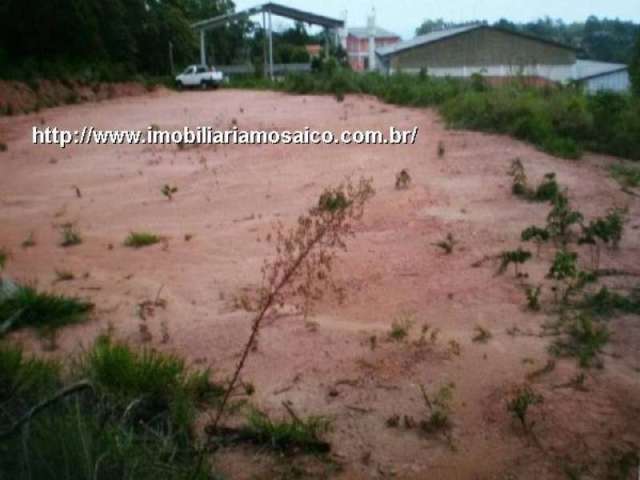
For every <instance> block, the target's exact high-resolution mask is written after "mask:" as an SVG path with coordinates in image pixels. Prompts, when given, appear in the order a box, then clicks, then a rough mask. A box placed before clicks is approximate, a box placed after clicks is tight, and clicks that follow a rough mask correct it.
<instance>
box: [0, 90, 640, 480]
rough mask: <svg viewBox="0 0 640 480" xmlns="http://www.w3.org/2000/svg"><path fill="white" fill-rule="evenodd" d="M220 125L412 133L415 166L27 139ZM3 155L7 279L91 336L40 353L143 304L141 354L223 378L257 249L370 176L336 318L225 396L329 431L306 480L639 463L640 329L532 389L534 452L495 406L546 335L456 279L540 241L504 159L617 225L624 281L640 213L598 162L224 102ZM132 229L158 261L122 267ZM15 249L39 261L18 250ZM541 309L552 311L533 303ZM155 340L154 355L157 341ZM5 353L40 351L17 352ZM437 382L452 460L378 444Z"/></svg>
mask: <svg viewBox="0 0 640 480" xmlns="http://www.w3.org/2000/svg"><path fill="white" fill-rule="evenodd" d="M234 119H235V121H237V123H238V125H239V127H240V128H247V129H248V128H266V129H270V128H274V129H293V128H302V127H304V126H307V125H308V126H310V127H312V128H315V129H333V130H336V131H337V130H341V129H344V128H349V129H382V130H387V129H388V127H389V126H390V125H393V126H396V127H398V128H406V129H410V128H413V126H418V127H420V133H419V137H418V141H417V142H416V144H415V145H404V146H314V147H310V146H246V145H238V146H224V147H213V146H201V147H197V148H188V149H185V150H180V149H178V148H177V147H175V146H108V147H105V146H73V147H68V148H67V149H65V150H60V149H58V148H57V147H54V146H34V145H32V144H31V126H32V125H35V124H40V123H42V124H44V125H49V126H57V127H59V128H69V129H77V128H81V127H82V126H84V125H94V126H95V127H97V128H105V129H110V128H136V129H145V128H146V127H147V126H148V125H150V124H157V125H158V126H160V127H161V128H163V129H165V128H166V129H171V128H181V127H182V126H183V125H185V124H186V125H190V126H199V125H211V126H214V127H218V128H227V127H230V126H231V124H232V122H233V121H234ZM0 139H2V140H3V141H5V142H6V143H7V145H8V151H7V152H5V153H0V203H1V205H2V208H1V210H0V222H1V225H2V227H1V230H0V246H4V247H8V248H9V249H10V250H11V253H12V257H11V261H10V263H9V266H8V270H7V273H8V274H9V275H10V276H12V277H15V278H18V279H20V280H23V281H28V282H34V283H36V284H37V285H38V286H39V287H41V288H44V289H49V290H53V291H56V292H64V293H66V294H74V295H78V296H82V297H86V298H90V299H91V300H92V301H93V302H95V304H96V306H97V308H96V311H95V314H94V315H93V318H92V320H91V321H90V322H88V323H85V324H83V325H79V326H74V327H69V328H66V329H65V330H64V331H62V332H61V333H60V334H59V336H58V339H57V344H58V346H59V349H58V350H57V352H54V354H58V355H60V354H61V352H64V353H65V354H66V353H67V352H71V351H75V350H77V349H78V348H81V346H82V345H87V344H88V343H90V342H91V340H92V339H93V338H94V337H95V336H96V335H98V334H99V333H100V332H104V331H105V330H107V329H108V328H112V329H114V330H115V332H116V334H117V335H119V336H121V337H124V338H126V339H128V340H130V341H132V342H138V343H142V342H143V338H142V335H141V333H140V324H141V320H140V317H139V316H138V314H137V311H138V307H137V305H138V304H139V303H140V302H143V301H145V300H149V299H151V300H153V299H154V298H155V297H156V295H157V294H158V291H159V290H160V289H161V292H160V296H161V298H163V299H165V300H166V302H167V304H166V308H165V309H162V308H158V309H156V311H155V314H154V315H153V316H150V317H149V318H148V319H147V322H146V323H147V327H148V329H149V332H150V334H151V336H152V338H151V340H149V338H147V339H146V340H147V343H148V344H149V345H152V346H153V347H155V348H159V349H162V350H168V351H174V352H178V353H180V354H182V355H185V356H186V358H188V359H189V360H190V361H191V362H193V363H194V364H197V365H199V366H206V365H210V366H211V367H212V369H213V372H214V375H215V376H217V377H218V378H224V376H225V375H228V374H229V372H230V371H231V369H232V367H233V365H234V364H235V362H236V361H237V359H238V354H239V351H240V349H241V346H242V344H243V342H244V341H245V339H246V336H247V334H248V329H249V325H250V320H251V314H250V313H248V312H246V311H243V310H242V309H238V308H235V307H234V299H237V298H238V297H239V296H241V295H242V293H243V292H244V291H246V290H247V289H251V288H255V287H256V286H257V285H258V281H259V279H260V273H259V270H260V266H261V265H262V262H263V261H264V259H265V258H268V257H269V255H270V254H271V251H272V250H271V248H272V247H271V246H270V245H269V244H268V243H267V242H265V241H259V239H264V238H265V236H266V235H267V233H268V232H269V231H270V230H271V228H272V225H273V223H274V222H275V221H278V220H279V221H282V222H284V223H285V224H292V223H293V222H295V220H296V218H297V216H298V215H299V214H300V213H302V212H304V211H306V209H308V208H309V207H310V206H311V205H313V204H314V202H315V200H316V199H317V197H318V195H319V193H320V192H321V191H322V189H323V188H324V187H326V186H330V185H333V184H336V183H339V182H340V181H342V180H343V179H344V178H345V176H348V175H350V176H352V177H354V178H357V177H359V176H361V175H364V176H370V177H373V180H374V186H375V188H376V191H377V194H376V196H375V198H374V199H373V200H372V201H371V202H370V204H369V206H368V209H367V212H366V215H365V218H364V219H363V222H362V223H361V224H360V225H358V226H357V236H356V237H355V238H354V239H353V240H351V241H350V242H349V250H348V252H347V253H346V254H342V255H341V256H340V259H339V262H338V265H337V269H336V272H335V274H336V280H337V282H338V284H340V285H341V286H343V287H344V288H345V289H346V293H347V297H346V302H345V303H344V304H343V305H337V304H336V303H335V302H334V301H333V300H331V299H327V300H325V301H324V302H323V303H321V304H320V305H318V307H317V308H316V310H315V312H314V314H313V316H312V318H311V320H312V322H313V323H311V322H308V323H305V322H304V321H303V320H302V319H301V318H300V317H299V316H296V315H282V316H279V317H277V318H275V319H272V320H271V321H270V322H269V323H268V325H267V326H266V328H265V329H264V331H263V332H262V334H261V337H260V343H259V348H258V351H257V352H256V353H255V354H254V355H253V356H252V357H250V360H249V363H248V366H247V369H246V372H245V374H244V376H243V378H244V380H246V381H250V382H252V383H253V384H254V385H255V387H256V394H255V397H254V398H253V400H252V401H253V402H255V403H256V404H257V405H259V406H260V407H261V408H263V409H265V410H266V411H268V412H270V413H272V414H274V415H282V416H284V415H286V413H285V411H284V409H283V408H282V402H283V401H289V402H291V404H292V405H293V407H294V409H295V410H296V411H297V412H298V413H299V414H301V415H302V414H316V415H317V414H322V415H328V416H330V417H332V418H333V419H334V430H333V432H332V433H331V434H330V435H329V439H330V440H331V442H332V445H333V449H334V454H333V455H334V457H333V458H334V459H335V461H336V462H337V464H338V466H336V465H335V464H334V465H329V466H321V467H320V470H321V472H322V473H323V474H324V475H327V476H334V475H335V476H340V477H341V478H371V477H380V478H384V477H389V476H396V478H443V479H454V478H460V479H493V478H496V479H507V478H514V479H515V478H521V479H534V478H566V477H565V473H564V470H565V467H567V466H587V467H589V466H591V468H592V471H596V470H595V469H596V467H593V466H592V465H593V463H594V462H600V463H602V462H606V461H607V460H608V459H609V458H610V457H609V456H610V455H611V453H610V451H611V449H612V448H624V447H625V445H628V444H629V442H631V443H632V444H635V445H638V444H640V422H638V416H639V415H640V349H639V348H638V345H640V323H638V319H637V317H635V318H634V317H627V318H625V317H620V318H617V319H614V320H612V321H611V322H610V326H611V328H612V331H613V333H614V335H613V338H612V340H611V342H610V343H609V344H608V345H607V347H606V352H605V355H604V360H605V365H604V368H603V369H594V370H589V371H586V372H585V373H586V387H587V390H588V391H587V392H580V391H576V390H574V389H571V388H565V387H562V385H563V384H566V383H567V382H568V381H569V380H570V379H571V378H572V377H574V376H575V375H576V374H577V373H579V372H580V370H579V368H578V367H577V365H576V361H575V360H574V359H566V360H558V361H557V363H556V367H555V369H553V371H551V372H550V373H547V374H544V375H539V376H536V377H535V379H533V380H532V382H533V385H534V388H535V389H536V390H537V391H539V392H540V393H542V394H543V395H544V397H545V401H544V403H543V404H542V405H541V406H539V407H535V408H534V411H533V412H532V413H531V415H532V416H531V418H532V419H533V420H535V426H534V432H535V436H533V437H532V436H525V435H523V434H522V433H521V431H520V429H519V428H518V425H516V424H515V423H514V421H513V420H512V419H511V417H510V415H509V413H508V412H507V411H506V409H505V398H506V394H507V392H509V390H510V389H511V388H513V386H514V385H517V384H520V383H522V382H523V381H524V380H525V378H526V376H527V374H529V373H531V372H533V371H535V370H538V369H540V368H542V367H543V366H544V365H545V364H546V362H547V360H548V358H549V355H548V353H547V347H548V345H549V343H550V341H551V339H550V338H548V337H547V338H545V337H542V336H540V335H539V333H540V331H541V328H540V327H541V326H542V325H543V324H544V323H545V322H546V321H548V320H549V318H548V317H547V316H546V315H545V314H543V313H538V314H536V313H531V312H527V311H525V308H524V305H525V295H524V292H523V288H522V284H521V283H522V282H521V281H520V280H516V279H515V278H514V276H513V274H512V273H510V272H509V273H506V274H504V275H502V276H495V270H496V265H495V264H494V263H492V262H485V263H483V264H482V265H481V266H480V267H475V268H474V267H473V266H472V264H473V263H474V262H476V261H478V260H480V259H482V258H483V257H485V256H487V255H495V254H498V253H500V252H501V251H503V250H505V249H511V248H515V247H517V246H518V245H519V234H520V231H521V230H522V229H523V228H524V227H526V226H529V225H531V224H533V223H536V224H544V219H545V217H546V213H547V211H548V207H547V206H546V205H543V204H533V203H527V202H524V201H522V200H519V199H516V198H514V197H513V196H512V195H511V192H510V178H509V177H508V176H507V175H506V171H507V170H508V168H509V165H510V161H511V159H513V158H514V157H520V158H522V160H523V163H524V164H525V167H526V168H527V172H528V175H529V178H530V179H531V181H532V182H537V181H538V180H539V179H541V178H542V176H543V174H544V173H546V172H550V171H553V172H556V173H557V175H558V179H559V181H560V182H561V183H562V184H564V185H566V186H568V187H569V188H570V192H571V197H572V199H573V200H574V202H575V204H576V205H577V206H578V207H579V208H580V209H581V210H582V211H583V212H584V213H585V214H586V215H587V217H589V216H593V215H598V214H602V213H604V212H605V211H606V209H607V208H609V207H610V206H613V205H628V206H629V209H630V210H629V216H630V222H629V224H628V225H627V230H626V235H625V238H624V239H623V241H622V244H621V248H620V250H619V251H618V252H608V251H607V252H605V253H604V254H603V258H602V262H601V264H602V267H605V268H625V269H633V268H637V266H638V261H639V259H640V247H639V239H640V238H639V236H640V231H639V230H638V227H639V225H640V217H639V211H640V210H639V209H640V203H639V202H638V200H637V198H636V197H632V196H629V195H627V194H625V193H623V192H621V191H620V188H619V186H618V185H617V184H616V183H615V182H614V181H613V180H611V179H609V178H608V176H607V173H606V171H605V170H604V168H603V166H604V165H606V164H607V163H609V162H611V161H614V160H613V159H607V158H603V157H598V156H595V155H587V156H586V158H585V159H583V160H582V161H579V162H571V161H566V160H560V159H556V158H553V157H550V156H548V155H546V154H544V153H541V152H538V151H536V150H535V149H534V148H532V147H531V146H529V145H526V144H523V143H520V142H517V141H515V140H512V139H509V138H505V137H502V136H494V135H485V134H480V133H473V132H460V131H448V130H446V129H445V128H444V126H443V124H442V122H441V120H440V119H439V117H438V116H437V114H436V113H434V112H433V111H430V110H424V109H409V108H397V107H393V106H389V105H384V104H382V103H380V102H378V101H377V100H375V99H372V98H368V97H358V96H349V97H347V98H346V100H345V101H344V102H343V103H338V102H336V100H335V99H333V98H332V97H314V96H288V95H284V94H278V93H269V92H250V91H232V90H223V91H217V92H185V93H169V92H162V93H161V94H155V95H152V96H150V95H147V96H140V97H134V98H126V99H116V100H111V101H106V102H102V103H100V104H84V105H77V106H72V107H61V108H54V109H50V110H46V111H43V112H40V113H38V114H33V115H28V116H18V117H13V118H2V119H0ZM438 141H442V142H443V143H444V145H445V148H446V154H445V156H444V158H438V155H437V148H436V145H437V143H438ZM402 168H407V169H408V170H409V172H410V174H411V176H412V179H413V182H412V186H411V188H410V189H408V190H405V191H398V190H396V189H395V188H394V181H395V174H396V173H397V172H398V171H399V170H400V169H402ZM164 184H172V185H176V186H177V187H178V188H179V191H178V193H177V194H176V195H175V198H174V200H173V201H168V200H167V199H166V198H164V197H163V196H162V195H161V193H160V189H161V188H162V186H163V185H164ZM75 186H77V187H78V188H79V189H80V191H81V193H82V197H81V198H77V196H76V192H75ZM66 222H74V223H75V225H76V226H77V228H78V230H79V231H80V232H81V234H82V236H83V239H84V242H83V243H82V244H81V245H78V246H75V247H72V248H61V247H59V246H58V243H59V241H60V231H59V225H61V224H63V223H66ZM132 230H148V231H152V232H155V233H158V234H161V235H164V236H166V238H167V241H166V242H165V243H164V244H161V245H155V246H153V247H149V248H145V249H140V250H133V249H129V248H126V247H124V246H123V245H122V242H123V240H124V238H125V237H126V236H127V234H128V233H129V232H130V231H132ZM31 232H33V235H34V238H35V240H36V242H37V245H36V246H35V247H32V248H28V249H23V248H21V247H20V245H21V243H22V241H23V240H24V239H25V238H26V237H27V236H28V235H29V234H30V233H31ZM449 232H451V233H452V234H453V235H454V236H455V238H456V239H457V241H458V245H457V247H456V249H455V251H454V253H453V254H451V255H445V254H443V253H442V252H441V251H440V250H439V249H438V248H437V247H435V246H433V243H435V242H437V241H439V240H442V239H444V237H445V236H446V234H447V233H449ZM185 235H192V238H191V240H190V241H186V240H185ZM551 254H552V252H551V249H550V248H549V249H547V248H543V250H542V253H541V256H540V258H539V259H536V260H534V261H533V262H531V263H530V264H529V265H527V266H526V268H525V270H526V271H528V272H529V274H530V279H529V281H530V282H531V283H538V282H542V281H543V277H544V274H545V272H546V269H547V268H548V262H549V257H550V255H551ZM56 269H58V270H61V269H65V270H71V271H73V272H74V273H75V275H76V278H77V279H76V280H74V281H71V282H64V283H62V282H55V280H56V275H55V272H54V270H56ZM615 281H616V282H617V283H621V282H622V280H621V279H615ZM543 301H544V302H545V303H547V304H548V303H549V301H550V292H549V291H548V290H547V291H546V293H545V295H544V299H543ZM407 316H409V317H411V318H412V319H413V321H414V326H413V328H412V330H411V335H410V338H409V340H408V341H406V342H390V341H388V340H387V336H388V332H389V330H390V326H391V324H392V322H393V321H394V320H397V319H399V318H403V317H407ZM425 324H428V325H429V326H430V331H432V330H434V329H437V330H439V334H438V336H437V338H436V340H435V341H434V342H431V341H428V342H427V345H422V346H421V345H416V344H415V340H417V339H418V337H419V335H420V331H421V327H422V325H425ZM477 325H481V326H483V327H485V328H486V329H488V330H489V331H490V332H491V333H492V338H491V339H490V340H489V341H488V342H487V343H475V342H473V341H472V337H473V335H474V328H475V327H476V326H477ZM514 327H516V328H515V329H514ZM508 331H510V332H511V334H510V333H508ZM514 332H517V333H515V334H514ZM163 334H164V336H165V337H166V336H167V334H168V337H169V338H164V341H163ZM372 336H377V342H376V344H375V348H373V347H374V346H372V342H371V340H370V338H371V337H372ZM15 338H16V339H18V340H21V341H23V342H25V343H27V344H28V345H30V346H31V348H33V349H36V350H39V349H42V348H43V347H42V344H41V342H39V341H37V340H36V339H35V337H34V335H33V334H31V333H27V332H20V333H18V334H16V335H15ZM452 342H453V343H452ZM455 342H457V344H458V345H459V349H458V348H456V344H455ZM458 350H459V351H458ZM447 382H454V384H455V389H454V399H453V404H452V406H453V414H452V419H453V422H454V427H453V430H452V434H451V439H450V440H448V441H447V440H445V439H443V437H442V436H438V435H435V436H425V435H420V434H418V433H417V431H416V430H407V429H404V428H402V427H400V428H389V427H387V426H386V424H385V422H386V419H387V418H389V417H390V416H392V415H394V414H399V415H401V416H403V415H407V416H410V417H412V418H414V419H416V420H419V419H421V418H424V417H425V415H426V410H425V405H424V403H423V400H422V397H421V394H420V390H419V388H418V385H419V384H424V385H425V386H426V388H427V390H429V391H434V390H436V389H437V388H438V387H439V386H440V385H443V384H445V383H447ZM536 439H537V440H536ZM214 462H215V463H216V464H217V465H218V467H219V468H220V469H222V470H223V471H225V472H227V473H229V474H230V475H231V478H272V476H274V475H276V473H279V474H282V475H285V474H291V473H292V471H291V470H290V469H288V468H289V467H286V465H287V464H288V461H287V460H278V459H274V458H273V457H269V456H267V455H266V454H264V453H260V452H258V453H256V452H255V451H251V450H244V449H229V450H228V451H224V452H220V453H218V454H217V455H216V456H215V458H214ZM301 468H302V467H301ZM323 469H324V470H323ZM283 472H284V473H283ZM304 476H305V475H303V477H304ZM584 478H597V475H596V474H592V477H589V476H587V477H584Z"/></svg>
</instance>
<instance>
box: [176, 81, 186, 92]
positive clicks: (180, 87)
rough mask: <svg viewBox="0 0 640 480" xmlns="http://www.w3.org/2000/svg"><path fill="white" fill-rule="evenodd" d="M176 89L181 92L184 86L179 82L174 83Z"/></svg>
mask: <svg viewBox="0 0 640 480" xmlns="http://www.w3.org/2000/svg"><path fill="white" fill-rule="evenodd" d="M176 88H177V89H178V90H182V89H183V88H184V85H182V82H181V81H180V80H178V81H177V82H176Z"/></svg>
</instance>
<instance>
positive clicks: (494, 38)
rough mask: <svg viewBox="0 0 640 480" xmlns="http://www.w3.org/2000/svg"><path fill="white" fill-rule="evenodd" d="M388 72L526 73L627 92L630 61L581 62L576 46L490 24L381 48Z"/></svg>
mask: <svg viewBox="0 0 640 480" xmlns="http://www.w3.org/2000/svg"><path fill="white" fill-rule="evenodd" d="M376 56H377V60H378V62H377V65H378V68H379V69H380V70H381V71H383V72H385V73H395V72H407V73H418V72H420V71H424V72H426V73H427V74H429V75H432V76H438V77H444V76H450V77H469V76H471V75H473V74H476V73H477V74H481V75H483V76H485V77H489V78H504V77H515V76H522V77H527V78H531V79H535V80H539V81H541V82H560V83H568V82H570V81H576V82H580V83H583V84H584V85H585V88H586V89H587V90H588V91H591V92H595V91H598V90H613V91H626V90H628V89H629V84H630V82H629V73H628V70H627V66H626V65H622V64H614V63H606V62H596V61H591V60H578V59H577V58H576V50H575V49H574V48H573V47H570V46H567V45H563V44H561V43H557V42H553V41H550V40H546V39H542V38H537V37H534V36H530V35H526V34H522V33H518V32H513V31H510V30H505V29H502V28H497V27H490V26H487V25H471V26H466V27H460V28H454V29H449V30H442V31H437V32H432V33H429V34H427V35H422V36H419V37H416V38H414V39H411V40H408V41H405V42H400V43H396V44H394V45H391V46H388V47H383V48H379V49H377V50H376Z"/></svg>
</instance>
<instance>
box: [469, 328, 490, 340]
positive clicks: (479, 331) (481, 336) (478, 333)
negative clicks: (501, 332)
mask: <svg viewBox="0 0 640 480" xmlns="http://www.w3.org/2000/svg"><path fill="white" fill-rule="evenodd" d="M473 331H474V332H475V334H474V335H473V338H472V340H473V341H474V342H475V343H487V342H488V341H489V340H490V339H491V337H492V336H493V335H492V334H491V332H490V331H489V330H487V329H486V328H484V327H483V326H481V325H476V326H475V327H474V329H473Z"/></svg>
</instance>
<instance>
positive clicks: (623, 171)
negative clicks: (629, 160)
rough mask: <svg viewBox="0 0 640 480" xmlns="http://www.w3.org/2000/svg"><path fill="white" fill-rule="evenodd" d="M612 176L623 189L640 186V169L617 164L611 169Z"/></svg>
mask: <svg viewBox="0 0 640 480" xmlns="http://www.w3.org/2000/svg"><path fill="white" fill-rule="evenodd" d="M609 170H610V172H611V176H612V177H613V178H615V179H616V180H617V181H618V182H619V183H620V184H621V185H622V186H623V187H631V188H635V187H639V186H640V168H639V167H631V166H628V165H622V164H616V165H612V166H611V167H610V169H609Z"/></svg>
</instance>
